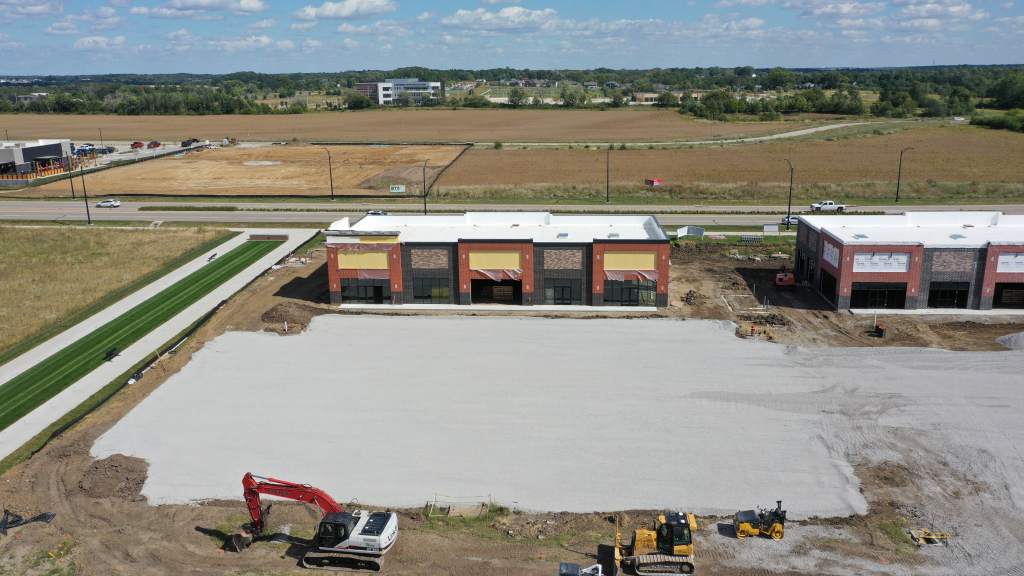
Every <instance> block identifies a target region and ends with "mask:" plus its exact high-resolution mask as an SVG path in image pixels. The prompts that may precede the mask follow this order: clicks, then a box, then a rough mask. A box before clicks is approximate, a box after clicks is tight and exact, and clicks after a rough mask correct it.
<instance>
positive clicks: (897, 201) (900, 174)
mask: <svg viewBox="0 0 1024 576" xmlns="http://www.w3.org/2000/svg"><path fill="white" fill-rule="evenodd" d="M913 149H914V147H913V146H911V147H910V148H904V149H903V150H900V171H899V172H897V173H896V203H897V204H899V203H900V180H902V179H903V153H904V152H906V151H907V150H913Z"/></svg>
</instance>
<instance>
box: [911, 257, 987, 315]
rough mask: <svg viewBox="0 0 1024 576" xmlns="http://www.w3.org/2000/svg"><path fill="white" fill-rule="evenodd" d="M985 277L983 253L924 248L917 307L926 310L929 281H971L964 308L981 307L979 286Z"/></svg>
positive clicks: (929, 287)
mask: <svg viewBox="0 0 1024 576" xmlns="http://www.w3.org/2000/svg"><path fill="white" fill-rule="evenodd" d="M984 278H985V250H979V249H976V248H925V250H924V260H923V262H922V266H921V296H920V298H918V301H917V304H918V306H917V307H918V308H927V307H928V297H929V294H930V293H931V285H932V282H970V283H971V288H970V291H969V292H968V294H967V307H968V308H972V309H975V310H977V309H979V308H980V307H981V286H982V282H983V281H984Z"/></svg>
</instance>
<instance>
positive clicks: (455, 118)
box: [3, 108, 804, 143]
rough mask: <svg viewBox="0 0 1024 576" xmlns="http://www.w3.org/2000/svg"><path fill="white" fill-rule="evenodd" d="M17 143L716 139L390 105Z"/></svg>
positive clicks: (128, 120)
mask: <svg viewBox="0 0 1024 576" xmlns="http://www.w3.org/2000/svg"><path fill="white" fill-rule="evenodd" d="M3 118H4V127H5V128H7V129H8V130H9V131H10V135H11V136H10V137H11V138H12V139H14V140H33V139H37V138H70V139H71V140H72V141H75V142H81V141H94V140H97V139H98V138H99V132H98V131H97V128H103V137H104V139H105V140H111V141H114V140H127V141H129V142H130V141H133V140H141V141H144V142H148V141H150V140H159V141H161V142H164V141H167V142H176V141H180V140H184V139H185V138H191V137H196V138H199V139H200V140H207V139H208V140H210V141H211V142H218V141H220V140H221V139H223V138H227V137H231V138H238V139H241V140H248V141H271V140H291V139H292V138H295V137H296V126H298V138H299V139H300V140H307V141H318V142H339V141H344V142H382V141H383V142H453V141H455V142H482V143H489V142H494V141H495V140H500V141H502V142H585V141H590V142H651V141H654V142H661V141H666V142H667V141H672V140H685V139H693V138H705V137H709V136H711V125H710V123H708V122H704V121H696V120H692V119H687V118H683V117H682V116H681V115H679V114H678V113H676V112H675V111H671V110H657V109H650V108H644V109H643V110H633V109H628V110H608V111H605V112H601V111H598V110H435V109H405V110H402V109H387V110H366V111H360V112H322V113H313V114H274V115H267V116H202V117H196V116H59V115H48V114H5V115H4V117H3ZM803 127H804V125H803V124H802V123H796V124H794V123H784V122H778V123H768V122H752V123H724V124H723V123H721V122H717V123H715V136H734V135H740V134H751V135H753V134H767V133H771V132H782V131H788V130H799V129H800V128H803Z"/></svg>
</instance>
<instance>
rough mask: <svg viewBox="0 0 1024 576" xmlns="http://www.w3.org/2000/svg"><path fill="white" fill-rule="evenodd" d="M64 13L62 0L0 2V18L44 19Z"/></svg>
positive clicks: (13, 0)
mask: <svg viewBox="0 0 1024 576" xmlns="http://www.w3.org/2000/svg"><path fill="white" fill-rule="evenodd" d="M62 12H64V1H63V0H0V16H5V17H7V18H12V19H13V18H46V17H48V16H53V15H55V14H60V13H62Z"/></svg>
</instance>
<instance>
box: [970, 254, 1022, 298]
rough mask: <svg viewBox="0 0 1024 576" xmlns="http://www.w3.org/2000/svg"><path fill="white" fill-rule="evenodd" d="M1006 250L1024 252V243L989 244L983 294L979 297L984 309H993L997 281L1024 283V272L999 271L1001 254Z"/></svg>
mask: <svg viewBox="0 0 1024 576" xmlns="http://www.w3.org/2000/svg"><path fill="white" fill-rule="evenodd" d="M1004 252H1015V253H1017V254H1021V253H1024V244H1017V245H1005V244H1000V245H997V246H993V245H991V244H990V245H989V246H988V248H987V249H986V250H985V273H984V276H983V278H984V279H983V280H982V289H981V296H980V298H979V302H980V307H981V309H982V310H991V309H992V304H993V302H992V298H993V297H994V296H995V287H996V284H997V283H1024V274H1014V273H1011V272H997V271H996V270H997V265H998V263H999V255H1000V254H1002V253H1004Z"/></svg>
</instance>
